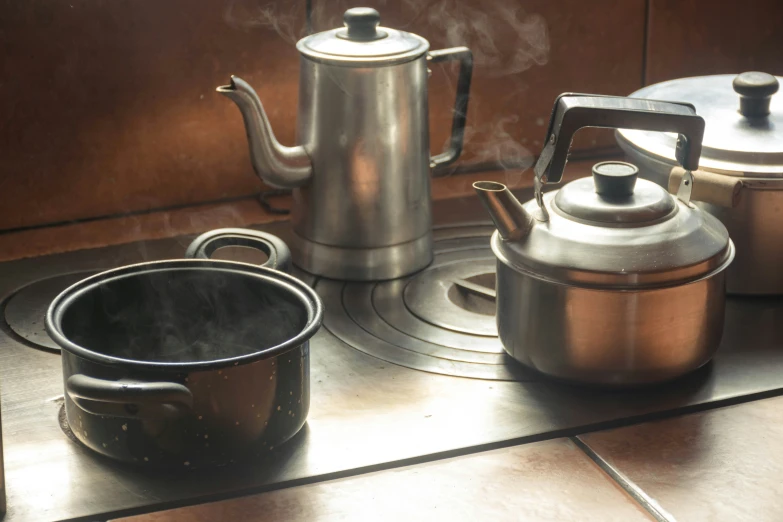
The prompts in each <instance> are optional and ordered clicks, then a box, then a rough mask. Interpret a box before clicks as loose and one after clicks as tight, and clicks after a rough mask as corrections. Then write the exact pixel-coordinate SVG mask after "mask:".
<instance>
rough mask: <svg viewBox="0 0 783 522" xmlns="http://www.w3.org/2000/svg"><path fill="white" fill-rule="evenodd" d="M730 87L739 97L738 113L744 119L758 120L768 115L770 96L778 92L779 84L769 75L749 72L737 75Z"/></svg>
mask: <svg viewBox="0 0 783 522" xmlns="http://www.w3.org/2000/svg"><path fill="white" fill-rule="evenodd" d="M732 86H733V87H734V92H736V93H737V94H739V95H740V109H739V110H740V113H741V114H742V115H743V116H745V117H746V118H758V117H761V116H766V115H768V114H769V104H770V101H772V100H771V99H772V95H773V94H775V93H776V92H778V89H779V88H780V82H778V79H777V78H775V77H774V76H772V75H771V74H767V73H764V72H757V71H750V72H744V73H742V74H739V75H737V77H736V78H734V82H732Z"/></svg>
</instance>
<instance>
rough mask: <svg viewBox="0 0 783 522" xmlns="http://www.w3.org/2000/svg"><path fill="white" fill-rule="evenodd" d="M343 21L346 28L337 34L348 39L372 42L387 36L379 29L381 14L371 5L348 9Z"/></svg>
mask: <svg viewBox="0 0 783 522" xmlns="http://www.w3.org/2000/svg"><path fill="white" fill-rule="evenodd" d="M343 22H345V29H344V30H342V31H339V32H338V33H337V36H339V37H340V38H345V39H346V40H355V41H359V42H370V41H372V40H380V39H381V38H385V37H386V36H387V35H386V33H385V32H383V31H378V25H379V24H380V23H381V15H380V13H378V11H376V10H375V9H373V8H371V7H354V8H352V9H348V10H347V11H346V12H345V14H344V15H343Z"/></svg>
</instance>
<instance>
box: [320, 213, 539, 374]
mask: <svg viewBox="0 0 783 522" xmlns="http://www.w3.org/2000/svg"><path fill="white" fill-rule="evenodd" d="M493 231H494V228H493V227H491V226H489V225H478V226H477V225H472V226H469V227H444V228H440V229H436V230H435V232H434V240H435V243H434V245H435V247H434V248H435V252H434V253H435V257H434V260H433V262H432V264H431V265H430V266H429V267H427V268H425V269H424V270H422V271H420V272H418V273H416V274H413V275H411V276H409V277H407V278H403V279H396V280H392V281H381V282H369V283H347V282H341V281H333V280H327V279H321V280H319V281H318V282H317V284H316V291H317V292H318V294H319V295H320V296H321V298H322V299H323V301H324V309H325V316H324V326H325V327H326V328H327V329H328V330H329V331H330V332H332V333H333V334H334V335H335V336H336V337H337V338H339V339H341V340H342V341H343V342H345V343H346V344H348V345H350V346H352V347H353V348H356V349H357V350H359V351H361V352H364V353H366V354H368V355H372V356H373V357H377V358H379V359H382V360H384V361H387V362H391V363H394V364H398V365H400V366H405V367H408V368H413V369H417V370H423V371H428V372H432V373H440V374H444V375H452V376H459V377H470V378H476V379H492V380H519V381H534V380H538V379H539V376H538V374H536V373H535V372H533V371H532V370H529V369H527V368H525V367H524V366H522V365H520V364H519V363H517V362H516V361H514V360H513V359H512V358H511V357H509V356H508V355H506V353H505V352H504V351H503V347H502V346H501V344H500V341H499V340H498V338H497V330H496V326H495V318H494V316H493V315H491V310H492V303H491V294H492V292H493V290H494V289H491V288H489V286H490V285H488V284H487V282H488V281H492V277H493V276H494V271H495V258H494V255H493V254H492V251H491V250H490V248H489V238H490V236H491V234H492V232H493ZM464 280H468V285H467V286H470V285H471V284H478V285H479V286H481V287H482V288H479V291H478V292H469V293H470V294H471V295H469V296H468V295H465V294H464V292H465V288H464V286H460V285H456V288H455V281H464ZM476 299H478V300H479V301H476ZM488 299H489V300H490V301H489V302H487V300H488Z"/></svg>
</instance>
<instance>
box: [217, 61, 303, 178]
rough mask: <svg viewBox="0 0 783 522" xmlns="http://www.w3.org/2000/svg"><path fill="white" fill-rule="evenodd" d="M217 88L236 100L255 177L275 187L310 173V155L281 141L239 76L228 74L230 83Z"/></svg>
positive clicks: (256, 100) (260, 106) (259, 101)
mask: <svg viewBox="0 0 783 522" xmlns="http://www.w3.org/2000/svg"><path fill="white" fill-rule="evenodd" d="M217 92H219V93H220V94H222V95H224V96H226V97H227V98H229V99H230V100H231V101H233V102H234V103H236V104H237V107H239V111H240V112H241V113H242V119H243V120H244V121H245V129H246V131H247V139H248V144H249V145H250V160H251V161H252V163H253V169H254V170H255V171H256V174H257V175H258V177H260V178H261V179H262V180H264V181H265V182H266V183H268V184H269V185H272V186H273V187H278V188H295V187H300V186H302V185H304V184H306V183H307V182H308V180H309V179H310V177H311V176H312V174H313V165H312V162H311V161H310V157H309V156H308V154H307V151H305V149H304V147H303V146H301V145H298V146H295V147H286V146H284V145H281V144H280V143H279V142H278V141H277V139H276V138H275V135H274V133H273V132H272V126H271V125H270V124H269V119H268V118H267V116H266V112H265V111H264V106H263V105H261V100H260V99H259V98H258V95H257V94H256V92H255V91H254V90H253V88H252V87H251V86H250V85H249V84H248V83H247V82H246V81H244V80H242V79H241V78H238V77H236V76H232V77H231V83H230V84H229V85H224V86H222V87H218V88H217Z"/></svg>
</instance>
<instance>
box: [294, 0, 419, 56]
mask: <svg viewBox="0 0 783 522" xmlns="http://www.w3.org/2000/svg"><path fill="white" fill-rule="evenodd" d="M343 21H344V22H345V28H338V29H332V30H330V31H324V32H321V33H317V34H314V35H312V36H307V37H305V38H302V39H301V40H299V42H298V43H297V44H296V48H297V50H298V51H299V52H300V53H302V55H304V56H306V57H307V58H308V59H310V60H312V61H316V62H321V63H325V64H330V65H339V66H343V67H346V66H349V67H366V66H376V67H377V66H385V65H396V64H399V63H404V62H408V61H410V60H413V59H415V58H417V57H419V56H421V55H423V54H424V53H426V52H427V50H428V49H429V47H430V44H429V42H428V41H427V40H425V39H424V38H422V37H421V36H418V35H415V34H412V33H407V32H405V31H398V30H396V29H390V28H388V27H378V25H379V24H380V22H381V15H380V14H379V13H378V11H376V10H375V9H370V8H366V7H358V8H353V9H348V10H347V11H346V12H345V14H344V15H343Z"/></svg>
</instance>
